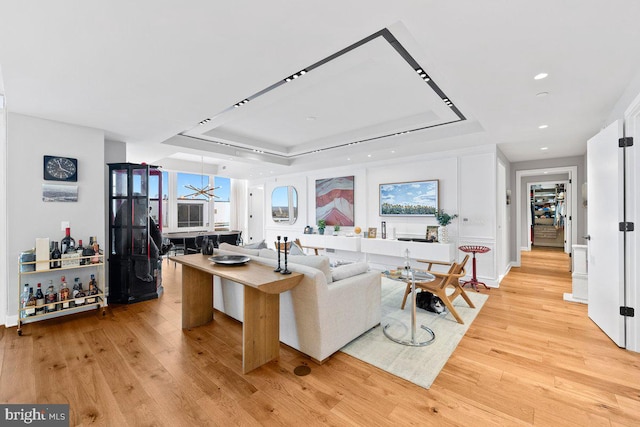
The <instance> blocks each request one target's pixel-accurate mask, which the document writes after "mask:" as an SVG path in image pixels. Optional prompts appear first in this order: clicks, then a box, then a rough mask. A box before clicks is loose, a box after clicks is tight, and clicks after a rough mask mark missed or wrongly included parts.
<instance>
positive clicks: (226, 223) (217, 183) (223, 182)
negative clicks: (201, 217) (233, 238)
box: [213, 176, 231, 231]
mask: <svg viewBox="0 0 640 427" xmlns="http://www.w3.org/2000/svg"><path fill="white" fill-rule="evenodd" d="M213 182H214V184H213V185H214V187H216V190H215V192H214V193H215V195H216V196H218V197H217V198H216V199H215V202H214V206H215V212H214V214H213V215H214V223H213V225H214V229H215V230H218V231H225V230H231V226H230V222H231V201H230V196H231V180H230V179H229V178H225V177H222V176H216V177H214V179H213Z"/></svg>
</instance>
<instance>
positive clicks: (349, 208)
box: [316, 176, 354, 226]
mask: <svg viewBox="0 0 640 427" xmlns="http://www.w3.org/2000/svg"><path fill="white" fill-rule="evenodd" d="M353 181H354V177H353V176H343V177H340V178H327V179H318V180H316V223H317V221H318V220H320V219H324V220H325V221H326V224H327V225H345V226H353V224H354V216H353Z"/></svg>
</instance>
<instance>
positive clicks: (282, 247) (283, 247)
mask: <svg viewBox="0 0 640 427" xmlns="http://www.w3.org/2000/svg"><path fill="white" fill-rule="evenodd" d="M294 242H295V244H296V245H298V247H300V248H301V247H302V245H301V244H300V239H296V240H294ZM273 245H274V246H275V247H276V250H278V242H277V241H276V242H273ZM280 251H281V252H287V253H289V252H290V251H291V241H288V242H287V243H286V245H285V243H284V242H280Z"/></svg>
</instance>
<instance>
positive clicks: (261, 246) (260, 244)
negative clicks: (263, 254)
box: [242, 239, 267, 249]
mask: <svg viewBox="0 0 640 427" xmlns="http://www.w3.org/2000/svg"><path fill="white" fill-rule="evenodd" d="M242 247H243V248H245V249H264V248H266V247H267V244H266V243H265V241H264V239H262V241H261V242H258V243H250V244H248V245H244V246H242Z"/></svg>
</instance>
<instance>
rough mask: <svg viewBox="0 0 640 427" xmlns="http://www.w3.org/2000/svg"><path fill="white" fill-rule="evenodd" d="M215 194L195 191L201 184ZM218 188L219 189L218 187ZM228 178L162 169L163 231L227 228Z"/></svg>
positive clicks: (228, 223)
mask: <svg viewBox="0 0 640 427" xmlns="http://www.w3.org/2000/svg"><path fill="white" fill-rule="evenodd" d="M207 186H208V187H209V188H210V189H211V188H213V189H214V190H213V193H214V194H215V195H216V196H217V197H215V198H211V200H208V199H207V197H206V196H203V195H202V194H197V193H198V190H199V189H202V188H204V187H207ZM218 187H219V188H218ZM230 193H231V179H230V178H225V177H218V176H216V177H214V176H209V175H200V174H191V173H184V172H172V171H163V172H162V208H163V210H162V222H163V224H162V226H163V231H164V232H172V231H197V230H213V229H216V230H229V229H230V220H231V207H230V205H231V197H230Z"/></svg>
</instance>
